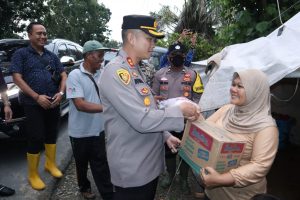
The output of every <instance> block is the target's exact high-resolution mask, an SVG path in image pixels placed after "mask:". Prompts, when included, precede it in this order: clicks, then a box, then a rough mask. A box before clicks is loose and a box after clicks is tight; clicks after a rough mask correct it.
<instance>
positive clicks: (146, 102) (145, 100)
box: [144, 96, 151, 106]
mask: <svg viewBox="0 0 300 200" xmlns="http://www.w3.org/2000/svg"><path fill="white" fill-rule="evenodd" d="M150 103H151V101H150V97H149V96H146V97H145V98H144V105H145V106H150Z"/></svg>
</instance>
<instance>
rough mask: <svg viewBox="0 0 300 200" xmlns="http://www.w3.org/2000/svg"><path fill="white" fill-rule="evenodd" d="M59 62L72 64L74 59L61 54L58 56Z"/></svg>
mask: <svg viewBox="0 0 300 200" xmlns="http://www.w3.org/2000/svg"><path fill="white" fill-rule="evenodd" d="M60 62H61V63H62V64H63V65H74V63H75V59H74V58H73V57H71V56H63V57H61V58H60Z"/></svg>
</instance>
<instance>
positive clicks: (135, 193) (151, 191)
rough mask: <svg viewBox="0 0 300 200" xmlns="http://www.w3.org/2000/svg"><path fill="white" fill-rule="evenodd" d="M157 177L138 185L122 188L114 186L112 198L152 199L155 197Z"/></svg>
mask: <svg viewBox="0 0 300 200" xmlns="http://www.w3.org/2000/svg"><path fill="white" fill-rule="evenodd" d="M157 182H158V178H156V179H154V180H153V181H151V182H149V183H147V184H146V185H143V186H140V187H129V188H122V187H118V186H115V189H116V192H115V194H114V198H113V200H153V199H154V197H155V192H156V187H157Z"/></svg>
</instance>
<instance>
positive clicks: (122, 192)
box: [99, 15, 199, 200]
mask: <svg viewBox="0 0 300 200" xmlns="http://www.w3.org/2000/svg"><path fill="white" fill-rule="evenodd" d="M122 29H123V30H122V39H123V48H122V49H121V50H120V52H119V55H118V56H117V57H116V58H115V59H113V60H112V61H111V62H110V63H109V64H108V65H106V67H105V68H104V70H103V72H102V74H101V76H100V80H99V82H100V88H99V89H100V97H101V100H102V104H103V109H104V110H103V115H104V119H105V125H104V127H105V132H106V134H107V158H108V164H109V168H110V172H111V180H112V183H113V184H114V185H115V194H114V200H141V199H143V200H153V199H154V197H155V191H156V187H157V181H158V176H159V175H160V174H161V173H162V172H163V171H164V169H165V163H164V143H165V142H166V143H167V144H168V146H169V147H170V148H171V149H173V151H176V147H178V145H179V144H180V140H179V139H177V138H175V137H174V136H172V135H171V134H170V133H168V132H167V130H171V131H173V130H174V131H182V129H183V127H184V118H185V117H186V118H188V119H190V120H196V119H197V118H198V117H199V112H198V109H197V107H196V106H194V105H192V104H190V103H187V102H185V103H182V104H180V105H178V106H172V107H169V108H166V109H164V110H159V109H157V105H156V101H155V99H154V97H153V95H152V93H151V88H150V87H149V86H148V85H147V84H146V82H145V79H144V77H143V76H142V74H141V72H140V69H139V65H138V63H139V62H140V61H141V60H142V59H148V58H149V57H150V54H151V51H152V50H153V48H154V45H155V42H156V39H160V38H163V37H164V34H163V33H161V32H158V31H157V22H156V20H155V19H154V18H152V17H149V16H143V15H128V16H124V18H123V25H122ZM108 84H109V85H108Z"/></svg>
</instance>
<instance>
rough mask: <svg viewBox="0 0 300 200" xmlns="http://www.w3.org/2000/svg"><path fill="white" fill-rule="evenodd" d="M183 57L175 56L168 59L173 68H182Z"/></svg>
mask: <svg viewBox="0 0 300 200" xmlns="http://www.w3.org/2000/svg"><path fill="white" fill-rule="evenodd" d="M184 60H185V57H183V56H181V55H176V56H174V57H172V58H171V59H170V62H171V63H172V64H173V66H174V67H182V66H183V63H184Z"/></svg>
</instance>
